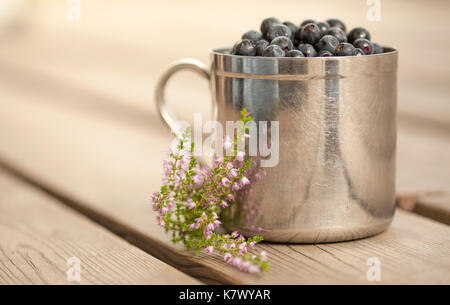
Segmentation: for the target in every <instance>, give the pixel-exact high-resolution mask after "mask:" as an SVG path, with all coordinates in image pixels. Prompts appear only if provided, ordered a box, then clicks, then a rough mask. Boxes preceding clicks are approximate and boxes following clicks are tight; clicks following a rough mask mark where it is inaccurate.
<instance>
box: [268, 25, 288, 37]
mask: <svg viewBox="0 0 450 305" xmlns="http://www.w3.org/2000/svg"><path fill="white" fill-rule="evenodd" d="M291 35H292V33H291V30H290V29H289V28H288V27H287V26H285V25H284V24H275V25H274V26H273V27H271V28H270V30H269V34H267V38H268V39H267V40H269V41H272V40H274V39H275V38H277V37H280V36H285V37H287V38H290V37H291Z"/></svg>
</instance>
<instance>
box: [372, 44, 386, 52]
mask: <svg viewBox="0 0 450 305" xmlns="http://www.w3.org/2000/svg"><path fill="white" fill-rule="evenodd" d="M372 44H373V54H381V53H383V51H384V50H383V47H382V46H381V45H379V44H378V43H375V42H372Z"/></svg>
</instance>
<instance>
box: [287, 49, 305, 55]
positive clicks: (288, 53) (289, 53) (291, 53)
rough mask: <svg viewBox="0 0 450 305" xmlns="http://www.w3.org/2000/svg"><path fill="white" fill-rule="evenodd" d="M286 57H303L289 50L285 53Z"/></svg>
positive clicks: (296, 51) (299, 53)
mask: <svg viewBox="0 0 450 305" xmlns="http://www.w3.org/2000/svg"><path fill="white" fill-rule="evenodd" d="M286 57H305V55H303V53H302V52H300V51H299V50H290V51H289V52H287V53H286Z"/></svg>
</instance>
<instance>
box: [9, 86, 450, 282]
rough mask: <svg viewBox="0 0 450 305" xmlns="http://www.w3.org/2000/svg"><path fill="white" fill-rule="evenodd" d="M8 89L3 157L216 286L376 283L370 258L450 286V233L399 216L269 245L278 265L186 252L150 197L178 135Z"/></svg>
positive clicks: (385, 277)
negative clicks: (255, 270) (331, 237)
mask: <svg viewBox="0 0 450 305" xmlns="http://www.w3.org/2000/svg"><path fill="white" fill-rule="evenodd" d="M40 99H41V97H40V96H39V95H38V94H30V93H27V92H26V91H24V90H22V91H18V90H17V88H14V87H13V88H11V87H8V86H6V85H5V83H0V107H1V109H2V111H1V112H0V138H1V139H2V141H1V142H0V160H3V162H6V163H7V165H8V166H9V167H10V168H11V169H12V170H15V171H17V172H19V173H22V174H23V175H24V176H26V177H28V179H30V180H33V181H34V182H35V183H39V184H40V185H41V187H42V188H43V189H45V190H46V191H47V192H49V193H52V194H55V195H56V196H59V197H61V198H67V199H69V200H65V201H66V203H67V204H69V205H72V206H73V207H74V208H76V209H78V210H80V211H82V212H83V213H86V214H87V215H89V217H91V218H93V219H95V220H96V221H98V222H100V223H101V224H102V225H104V226H107V227H108V228H109V229H110V230H112V231H114V232H116V233H117V234H120V235H121V236H123V237H124V238H126V239H127V240H128V241H129V242H131V243H133V244H135V245H137V246H139V247H140V248H142V249H143V250H145V251H146V252H148V253H150V254H152V255H154V256H155V257H157V258H159V259H161V260H163V261H165V262H168V263H169V264H171V265H174V266H176V267H177V268H179V269H180V270H182V271H185V272H186V273H188V274H190V275H192V276H195V277H197V278H199V279H201V280H203V281H205V282H208V283H246V284H247V283H248V284H283V283H284V284H304V283H368V282H367V280H366V272H367V268H368V267H367V265H366V263H367V259H368V258H369V257H378V258H379V259H380V260H381V262H382V266H383V267H382V283H450V228H449V227H448V226H445V225H442V224H439V223H436V222H433V221H431V220H428V219H425V218H422V217H420V216H416V215H413V214H409V213H406V212H403V211H397V215H396V217H395V220H394V222H393V224H392V226H391V227H390V229H389V230H388V231H387V232H385V233H383V234H381V235H378V236H375V237H372V238H368V239H363V240H358V241H353V242H348V243H337V244H323V245H282V244H263V245H262V246H261V249H264V250H266V251H267V252H268V253H269V258H270V263H271V268H270V270H269V271H268V272H267V273H266V274H263V275H248V274H243V273H241V272H239V271H237V270H234V269H232V268H230V267H229V266H227V265H226V264H225V263H224V262H223V261H222V259H221V258H220V257H218V256H208V255H206V254H199V255H197V256H195V255H192V254H190V253H187V252H185V251H184V250H182V249H181V248H180V247H174V246H172V245H171V244H170V242H169V238H168V237H167V236H166V235H165V234H164V232H163V231H162V230H161V229H160V228H159V227H158V226H157V225H156V221H155V219H154V216H155V214H154V212H152V211H151V208H150V205H149V203H148V196H149V194H150V193H151V192H152V191H153V190H156V189H157V188H158V187H159V185H160V177H161V174H162V169H161V166H160V162H161V160H162V159H163V156H164V154H163V151H164V150H165V149H166V147H167V146H168V144H169V142H170V140H171V138H170V137H168V134H167V133H164V132H156V131H153V132H152V131H151V130H149V129H148V128H147V127H146V126H143V125H127V124H122V125H119V124H118V123H117V121H116V120H115V119H114V118H111V117H109V116H107V115H105V116H103V115H101V114H94V113H93V112H90V111H83V110H80V111H79V112H77V111H73V110H72V109H70V108H67V107H65V106H63V105H64V103H62V104H61V106H58V105H59V104H56V103H48V102H44V101H42V100H40Z"/></svg>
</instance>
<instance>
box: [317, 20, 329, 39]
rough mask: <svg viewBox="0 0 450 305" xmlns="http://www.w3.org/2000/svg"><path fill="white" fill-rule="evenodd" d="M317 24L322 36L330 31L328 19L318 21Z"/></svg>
mask: <svg viewBox="0 0 450 305" xmlns="http://www.w3.org/2000/svg"><path fill="white" fill-rule="evenodd" d="M317 26H318V27H319V29H320V34H321V35H322V36H323V35H325V34H326V33H327V32H328V30H329V29H330V25H329V24H328V23H327V22H326V21H323V22H317Z"/></svg>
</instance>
